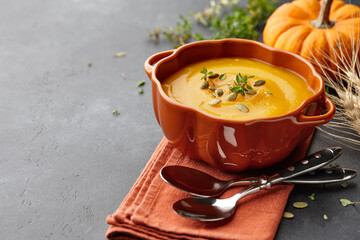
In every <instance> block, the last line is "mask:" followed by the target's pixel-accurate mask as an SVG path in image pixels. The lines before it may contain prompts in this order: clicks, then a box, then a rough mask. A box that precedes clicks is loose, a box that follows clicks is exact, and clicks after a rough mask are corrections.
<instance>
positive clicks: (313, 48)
mask: <svg viewBox="0 0 360 240" xmlns="http://www.w3.org/2000/svg"><path fill="white" fill-rule="evenodd" d="M326 31H327V30H326V29H317V28H314V30H313V31H312V32H310V34H309V35H308V36H307V37H306V39H305V40H304V41H303V44H302V46H301V52H300V55H301V56H303V57H305V58H306V59H307V60H309V61H310V62H311V63H313V64H314V60H313V59H317V61H319V62H320V63H324V62H325V63H327V61H326V58H325V59H324V55H326V54H327V55H328V54H329V53H328V51H329V43H328V42H327V40H328V39H327V37H326ZM320 35H321V36H322V37H320ZM321 39H323V40H325V41H321V42H319V41H320V40H321Z"/></svg>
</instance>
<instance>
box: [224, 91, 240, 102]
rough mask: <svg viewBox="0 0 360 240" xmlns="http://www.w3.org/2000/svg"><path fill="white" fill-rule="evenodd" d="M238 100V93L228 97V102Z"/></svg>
mask: <svg viewBox="0 0 360 240" xmlns="http://www.w3.org/2000/svg"><path fill="white" fill-rule="evenodd" d="M236 98H237V93H236V92H233V93H230V94H229V95H228V96H227V97H226V100H228V101H234V100H235V99H236Z"/></svg>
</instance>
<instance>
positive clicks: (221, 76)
mask: <svg viewBox="0 0 360 240" xmlns="http://www.w3.org/2000/svg"><path fill="white" fill-rule="evenodd" d="M225 77H226V75H225V73H223V74H220V77H219V80H221V81H222V80H224V79H225Z"/></svg>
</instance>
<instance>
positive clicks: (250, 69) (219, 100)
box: [162, 58, 314, 120]
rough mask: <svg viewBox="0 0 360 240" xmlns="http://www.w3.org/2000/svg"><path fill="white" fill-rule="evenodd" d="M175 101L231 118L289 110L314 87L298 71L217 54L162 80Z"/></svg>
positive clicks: (265, 114) (277, 113)
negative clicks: (219, 56)
mask: <svg viewBox="0 0 360 240" xmlns="http://www.w3.org/2000/svg"><path fill="white" fill-rule="evenodd" d="M162 87H163V89H164V91H165V93H166V94H167V95H168V96H169V97H170V98H172V99H174V100H175V101H177V102H179V103H182V104H184V105H187V106H191V107H193V108H197V109H200V110H202V111H204V112H207V113H209V114H212V115H215V116H218V117H224V118H228V119H240V120H247V119H254V118H263V117H273V116H279V115H283V114H286V113H288V112H291V111H293V110H295V109H296V108H298V107H299V106H300V105H301V104H302V103H303V102H304V101H305V100H306V99H307V98H309V97H310V96H312V95H314V91H313V90H312V89H311V88H310V87H309V86H308V84H307V83H306V81H305V80H304V79H302V78H301V77H299V76H298V75H296V74H294V73H292V72H290V71H288V70H285V69H282V68H279V67H275V66H272V65H269V64H266V63H263V62H259V61H256V60H252V59H245V58H217V59H211V60H207V61H202V62H196V63H193V64H190V65H188V66H185V67H184V68H182V69H180V70H179V71H177V72H176V73H174V74H173V75H171V76H169V77H168V78H167V79H165V81H163V82H162Z"/></svg>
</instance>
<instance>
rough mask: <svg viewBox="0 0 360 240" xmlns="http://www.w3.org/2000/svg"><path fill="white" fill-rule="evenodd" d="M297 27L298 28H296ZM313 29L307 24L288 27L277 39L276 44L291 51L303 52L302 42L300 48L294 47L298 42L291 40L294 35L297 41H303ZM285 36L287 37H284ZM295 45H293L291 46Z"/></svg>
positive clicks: (277, 46)
mask: <svg viewBox="0 0 360 240" xmlns="http://www.w3.org/2000/svg"><path fill="white" fill-rule="evenodd" d="M295 28H297V29H295ZM289 31H295V32H296V33H298V34H290V33H287V32H289ZM311 31H312V29H311V27H310V26H309V27H307V26H303V25H297V26H292V27H291V28H288V29H286V30H285V31H283V32H282V34H281V35H279V37H278V38H277V39H276V41H275V44H274V46H275V47H276V48H281V49H284V50H287V51H290V52H294V53H296V54H300V52H301V47H302V44H300V48H299V49H298V50H296V49H294V48H295V47H294V46H296V45H297V44H296V43H295V44H291V42H289V39H290V40H293V39H292V36H294V37H296V41H297V42H300V43H302V42H303V41H304V40H305V39H306V38H307V36H308V35H309V34H310V33H311ZM287 35H288V36H289V37H288V36H287ZM284 38H285V39H284ZM290 46H293V47H290ZM290 48H291V49H290Z"/></svg>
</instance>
